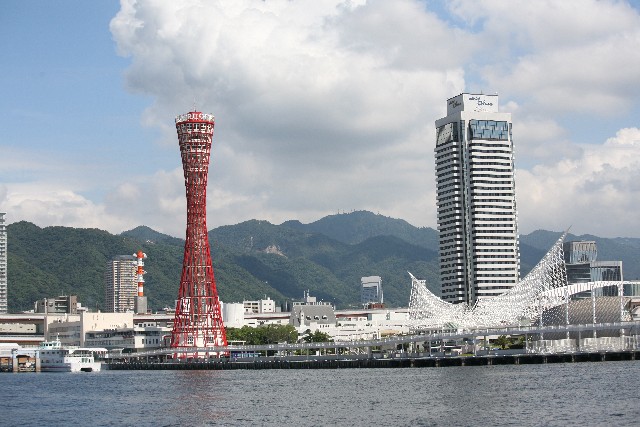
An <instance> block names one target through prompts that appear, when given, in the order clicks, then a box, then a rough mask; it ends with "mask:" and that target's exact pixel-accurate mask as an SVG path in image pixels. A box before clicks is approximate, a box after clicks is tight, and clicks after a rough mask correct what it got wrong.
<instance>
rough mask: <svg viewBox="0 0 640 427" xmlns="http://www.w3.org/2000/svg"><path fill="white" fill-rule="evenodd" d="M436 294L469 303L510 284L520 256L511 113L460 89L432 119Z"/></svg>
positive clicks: (495, 101)
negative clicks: (439, 291) (442, 113)
mask: <svg viewBox="0 0 640 427" xmlns="http://www.w3.org/2000/svg"><path fill="white" fill-rule="evenodd" d="M435 159H436V181H437V206H438V231H439V252H440V281H441V286H442V299H443V300H445V301H448V302H453V303H468V304H473V303H474V302H476V301H477V300H478V299H480V298H484V297H491V296H495V295H500V294H501V293H503V292H505V291H507V290H509V289H510V288H511V287H513V286H515V284H516V283H517V282H518V279H519V272H520V261H519V250H518V227H517V214H516V193H515V179H514V166H513V140H512V135H511V114H510V113H500V112H499V110H498V95H483V94H480V95H477V94H468V93H463V94H460V95H458V96H455V97H453V98H450V99H449V100H448V101H447V116H446V117H444V118H441V119H439V120H437V121H436V148H435Z"/></svg>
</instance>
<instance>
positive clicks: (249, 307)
mask: <svg viewBox="0 0 640 427" xmlns="http://www.w3.org/2000/svg"><path fill="white" fill-rule="evenodd" d="M242 304H243V306H244V312H245V313H275V312H276V302H275V301H274V300H272V299H271V298H266V299H261V300H257V301H243V303H242Z"/></svg>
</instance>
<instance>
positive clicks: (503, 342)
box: [495, 335, 511, 350]
mask: <svg viewBox="0 0 640 427" xmlns="http://www.w3.org/2000/svg"><path fill="white" fill-rule="evenodd" d="M495 343H496V344H497V345H499V346H500V348H501V349H503V350H504V349H506V348H507V347H509V344H511V340H510V339H509V338H507V336H506V335H500V336H499V337H498V339H496V341H495Z"/></svg>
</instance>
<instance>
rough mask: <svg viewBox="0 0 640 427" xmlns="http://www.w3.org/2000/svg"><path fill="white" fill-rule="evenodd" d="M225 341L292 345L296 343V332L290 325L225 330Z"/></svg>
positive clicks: (248, 343)
mask: <svg viewBox="0 0 640 427" xmlns="http://www.w3.org/2000/svg"><path fill="white" fill-rule="evenodd" d="M226 332H227V341H244V342H245V344H247V345H264V344H277V343H281V342H289V343H294V342H297V341H298V332H297V331H296V329H295V328H294V327H293V326H292V325H266V326H258V327H256V328H252V327H251V326H243V327H242V328H227V329H226Z"/></svg>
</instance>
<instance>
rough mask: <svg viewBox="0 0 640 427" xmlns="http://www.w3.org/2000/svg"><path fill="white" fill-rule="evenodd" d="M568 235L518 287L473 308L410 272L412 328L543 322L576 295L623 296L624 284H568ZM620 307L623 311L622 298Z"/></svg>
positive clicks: (477, 326) (470, 327)
mask: <svg viewBox="0 0 640 427" xmlns="http://www.w3.org/2000/svg"><path fill="white" fill-rule="evenodd" d="M565 236H566V233H564V234H563V235H562V237H560V238H559V239H558V241H557V242H556V243H555V244H554V245H553V247H552V248H551V249H550V250H549V252H548V253H547V254H546V255H545V256H544V257H543V258H542V260H541V261H540V262H539V263H538V264H537V265H536V266H535V267H534V268H533V269H532V270H531V272H529V274H527V276H526V277H525V278H524V279H522V280H520V281H519V282H518V284H517V285H516V286H514V287H513V288H511V289H510V290H508V291H507V292H505V293H503V294H501V295H499V296H494V297H490V298H485V299H480V300H478V301H477V302H476V304H475V305H473V306H469V305H467V304H451V303H448V302H445V301H443V300H442V299H440V298H439V297H437V296H436V295H434V294H433V293H432V292H430V291H429V290H428V289H427V286H426V281H425V280H420V279H417V278H416V277H414V276H413V275H412V274H411V273H409V275H410V276H411V280H412V287H411V295H410V297H409V322H410V324H411V327H413V328H414V329H432V328H442V327H455V328H462V329H473V328H484V327H497V326H507V325H519V324H522V323H523V322H533V321H536V320H538V319H540V315H541V313H544V312H545V311H547V310H549V309H551V308H553V307H557V306H559V305H563V304H564V305H566V304H568V302H569V298H570V297H571V295H574V294H576V293H580V292H584V291H587V290H593V289H597V288H603V287H607V286H616V287H618V289H619V293H618V294H619V295H622V286H623V283H624V282H622V281H616V282H605V281H601V282H588V283H580V284H572V285H569V284H568V283H567V273H566V266H565V262H564V253H563V249H562V243H563V242H564V239H565ZM620 304H621V312H622V304H623V302H622V299H621V303H620ZM559 312H561V310H560V311H559ZM567 313H568V311H567ZM567 319H568V314H567ZM545 320H546V319H545ZM557 320H558V322H557V323H554V324H562V323H564V322H562V321H561V319H557ZM567 323H568V320H567Z"/></svg>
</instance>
